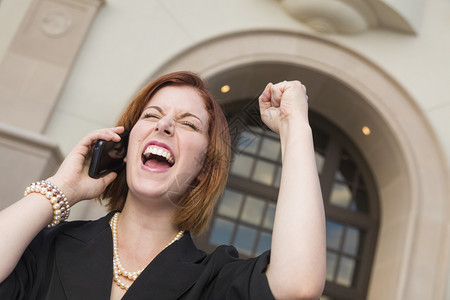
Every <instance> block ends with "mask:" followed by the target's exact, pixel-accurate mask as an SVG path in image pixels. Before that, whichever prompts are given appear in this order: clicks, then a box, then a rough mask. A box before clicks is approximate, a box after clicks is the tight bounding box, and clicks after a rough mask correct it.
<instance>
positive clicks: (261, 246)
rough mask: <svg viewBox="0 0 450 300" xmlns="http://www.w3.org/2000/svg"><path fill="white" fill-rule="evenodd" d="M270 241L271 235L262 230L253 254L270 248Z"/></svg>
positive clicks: (258, 253)
mask: <svg viewBox="0 0 450 300" xmlns="http://www.w3.org/2000/svg"><path fill="white" fill-rule="evenodd" d="M271 241H272V235H271V234H269V233H265V232H262V233H261V235H260V236H259V241H258V247H257V248H256V253H255V255H260V254H261V253H263V252H264V251H267V250H269V249H270V243H271Z"/></svg>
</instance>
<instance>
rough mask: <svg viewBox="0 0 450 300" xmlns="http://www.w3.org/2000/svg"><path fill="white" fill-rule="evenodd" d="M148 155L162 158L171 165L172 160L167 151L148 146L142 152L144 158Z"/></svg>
mask: <svg viewBox="0 0 450 300" xmlns="http://www.w3.org/2000/svg"><path fill="white" fill-rule="evenodd" d="M150 154H153V155H158V156H161V157H164V158H165V159H166V160H167V161H168V162H169V163H171V164H173V158H172V155H171V154H170V152H169V151H167V150H166V149H163V148H157V147H155V146H148V147H147V148H146V149H145V151H144V156H145V157H148V156H149V155H150Z"/></svg>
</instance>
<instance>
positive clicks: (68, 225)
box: [29, 213, 112, 251]
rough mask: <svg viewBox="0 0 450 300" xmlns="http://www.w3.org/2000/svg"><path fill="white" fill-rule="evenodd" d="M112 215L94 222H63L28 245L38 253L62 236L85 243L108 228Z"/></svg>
mask: <svg viewBox="0 0 450 300" xmlns="http://www.w3.org/2000/svg"><path fill="white" fill-rule="evenodd" d="M111 215H112V213H108V214H107V215H106V216H104V217H102V218H100V219H98V220H94V221H91V220H89V221H86V220H83V221H65V222H62V223H60V224H59V225H58V226H56V227H53V228H45V229H43V230H42V231H41V232H40V233H39V234H38V235H37V236H36V237H35V238H34V239H33V241H32V242H31V244H30V245H29V248H30V250H32V251H33V250H34V251H39V249H43V248H46V246H48V245H50V244H53V243H54V242H55V240H57V239H59V238H60V237H62V236H71V237H73V238H75V239H78V240H81V241H87V240H90V239H92V238H93V237H95V236H96V235H98V234H99V233H101V232H102V231H103V230H105V229H106V228H109V227H108V226H109V223H108V222H109V219H110V218H111Z"/></svg>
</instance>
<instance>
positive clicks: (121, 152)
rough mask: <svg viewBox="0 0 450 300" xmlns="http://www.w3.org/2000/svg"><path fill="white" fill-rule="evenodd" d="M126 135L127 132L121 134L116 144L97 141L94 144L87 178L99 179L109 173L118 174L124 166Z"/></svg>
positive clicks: (126, 144)
mask: <svg viewBox="0 0 450 300" xmlns="http://www.w3.org/2000/svg"><path fill="white" fill-rule="evenodd" d="M128 135H129V133H128V132H124V133H122V134H121V135H120V138H121V139H120V141H118V142H113V141H105V140H98V141H97V142H96V143H95V146H94V150H93V153H92V160H91V164H90V165H89V176H91V177H92V178H100V177H103V176H105V175H106V174H108V173H111V172H116V173H119V172H120V170H121V169H122V168H123V167H124V166H125V162H124V161H123V159H124V158H125V156H126V155H127V149H128Z"/></svg>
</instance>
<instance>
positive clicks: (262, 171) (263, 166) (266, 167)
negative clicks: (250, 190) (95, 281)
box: [253, 160, 275, 185]
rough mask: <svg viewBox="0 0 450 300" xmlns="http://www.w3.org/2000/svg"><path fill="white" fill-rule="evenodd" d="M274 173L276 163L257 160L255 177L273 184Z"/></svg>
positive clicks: (264, 182)
mask: <svg viewBox="0 0 450 300" xmlns="http://www.w3.org/2000/svg"><path fill="white" fill-rule="evenodd" d="M274 173H275V165H274V164H271V163H267V162H265V161H261V160H258V161H257V162H256V168H255V173H254V174H253V179H254V180H255V181H258V182H260V183H263V184H267V185H272V181H273V175H274Z"/></svg>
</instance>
